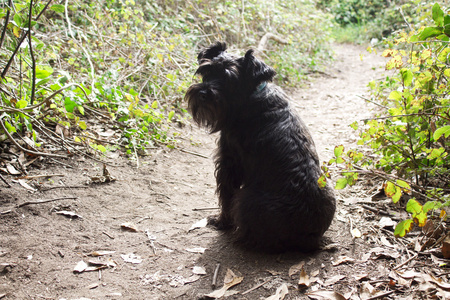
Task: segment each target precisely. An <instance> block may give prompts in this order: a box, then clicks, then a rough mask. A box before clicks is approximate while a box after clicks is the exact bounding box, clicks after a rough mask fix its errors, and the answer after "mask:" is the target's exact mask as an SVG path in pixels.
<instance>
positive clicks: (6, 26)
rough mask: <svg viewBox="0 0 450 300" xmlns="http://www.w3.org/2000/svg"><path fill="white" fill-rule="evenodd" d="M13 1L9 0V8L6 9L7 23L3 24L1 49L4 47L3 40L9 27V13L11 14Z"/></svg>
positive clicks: (0, 38)
mask: <svg viewBox="0 0 450 300" xmlns="http://www.w3.org/2000/svg"><path fill="white" fill-rule="evenodd" d="M11 1H12V0H8V8H9V9H7V10H6V16H5V24H4V25H3V31H2V36H1V37H0V49H1V48H2V45H3V41H4V40H5V35H6V29H7V28H8V23H9V15H10V14H11Z"/></svg>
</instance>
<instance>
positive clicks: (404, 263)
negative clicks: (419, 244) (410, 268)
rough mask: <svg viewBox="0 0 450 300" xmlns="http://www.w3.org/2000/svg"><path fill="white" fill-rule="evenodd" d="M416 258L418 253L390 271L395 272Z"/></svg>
mask: <svg viewBox="0 0 450 300" xmlns="http://www.w3.org/2000/svg"><path fill="white" fill-rule="evenodd" d="M417 256H419V253H416V254H414V255H413V256H411V257H410V258H408V259H407V260H405V261H404V262H402V263H401V264H399V265H397V266H396V267H394V268H393V269H392V270H397V269H399V268H401V267H403V266H404V265H406V264H407V263H409V262H410V261H411V260H413V259H415V258H417Z"/></svg>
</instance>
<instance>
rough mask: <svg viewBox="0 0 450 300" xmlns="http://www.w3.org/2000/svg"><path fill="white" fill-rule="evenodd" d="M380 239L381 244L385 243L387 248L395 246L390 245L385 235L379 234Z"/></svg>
mask: <svg viewBox="0 0 450 300" xmlns="http://www.w3.org/2000/svg"><path fill="white" fill-rule="evenodd" d="M380 240H381V243H382V244H383V245H385V246H386V247H389V248H395V246H394V245H392V244H391V243H390V242H389V241H388V240H387V238H386V237H385V236H381V238H380Z"/></svg>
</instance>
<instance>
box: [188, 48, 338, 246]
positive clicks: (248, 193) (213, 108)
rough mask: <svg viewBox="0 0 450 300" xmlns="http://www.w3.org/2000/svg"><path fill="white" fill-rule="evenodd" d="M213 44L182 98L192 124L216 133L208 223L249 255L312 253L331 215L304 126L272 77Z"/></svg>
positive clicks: (329, 195)
mask: <svg viewBox="0 0 450 300" xmlns="http://www.w3.org/2000/svg"><path fill="white" fill-rule="evenodd" d="M225 50H226V45H225V43H220V42H218V43H216V44H214V45H212V46H210V47H209V48H207V49H205V50H203V51H202V52H200V54H199V55H198V62H199V68H198V70H197V72H196V74H200V75H201V76H202V78H203V82H202V83H198V84H194V85H192V86H191V87H190V88H189V89H188V91H187V93H186V96H185V98H186V100H187V101H188V106H189V110H190V112H191V114H192V116H193V118H194V120H195V121H196V122H197V123H198V124H199V125H203V126H205V127H208V128H210V129H211V132H218V131H220V139H219V142H218V144H219V149H218V151H217V154H216V160H215V163H216V180H217V192H218V194H219V203H220V205H221V213H220V216H219V217H218V218H217V219H210V223H212V224H214V225H215V226H217V228H219V229H233V233H234V235H235V236H236V237H237V239H238V240H239V241H240V242H242V243H244V244H245V245H247V246H248V247H250V248H253V249H258V250H264V251H270V252H280V251H287V250H300V251H311V250H314V249H317V248H318V247H319V244H320V240H321V237H322V235H323V233H324V232H325V231H326V230H327V229H328V227H329V226H330V223H331V221H332V219H333V215H334V212H335V210H336V204H335V198H334V195H333V192H332V189H331V188H329V187H325V188H320V187H319V185H318V183H317V180H318V178H319V177H320V173H321V170H320V164H319V159H318V156H317V153H316V150H315V146H314V142H313V141H312V139H311V135H310V133H309V132H308V129H307V128H306V126H305V124H304V123H303V122H302V121H301V120H300V118H299V117H298V116H297V115H295V113H294V112H293V111H292V110H291V109H290V107H289V103H288V97H287V96H286V94H285V93H284V92H283V91H282V90H281V89H280V88H279V87H277V86H276V85H274V84H272V83H269V82H270V81H272V78H273V77H274V76H275V74H276V73H275V71H274V70H273V69H272V68H270V67H269V66H267V65H266V64H264V63H263V62H262V61H260V60H258V59H257V58H255V57H254V55H253V51H252V50H249V51H248V52H247V53H246V54H245V56H244V57H235V56H232V55H230V54H228V53H227V52H225Z"/></svg>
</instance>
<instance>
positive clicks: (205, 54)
mask: <svg viewBox="0 0 450 300" xmlns="http://www.w3.org/2000/svg"><path fill="white" fill-rule="evenodd" d="M225 50H227V44H226V43H224V42H216V43H214V44H212V45H211V46H209V47H208V48H206V49H204V50H203V51H201V52H200V53H199V54H198V56H197V59H198V62H199V64H201V62H202V61H204V60H206V59H213V58H214V57H217V56H219V55H220V54H221V53H223V52H225Z"/></svg>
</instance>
